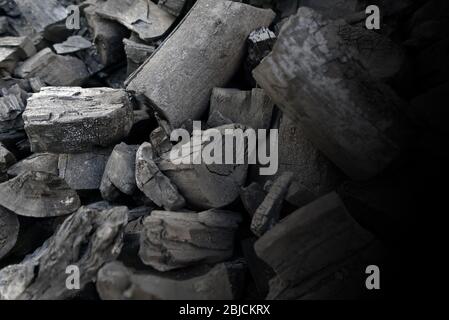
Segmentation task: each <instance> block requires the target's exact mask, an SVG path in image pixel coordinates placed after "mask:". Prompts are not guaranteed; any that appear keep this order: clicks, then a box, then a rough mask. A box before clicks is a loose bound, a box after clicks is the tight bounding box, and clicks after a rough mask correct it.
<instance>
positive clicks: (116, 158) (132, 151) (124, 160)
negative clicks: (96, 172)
mask: <svg viewBox="0 0 449 320" xmlns="http://www.w3.org/2000/svg"><path fill="white" fill-rule="evenodd" d="M138 148H139V146H134V145H132V146H129V145H127V144H125V143H121V144H119V145H116V146H115V148H114V150H113V151H112V153H111V156H110V157H109V159H108V161H107V164H106V168H105V170H104V173H103V177H102V179H101V185H100V191H101V194H102V196H103V198H104V199H106V200H111V201H112V200H114V199H115V197H116V196H117V195H119V194H120V192H122V193H124V194H127V195H132V194H133V193H134V192H135V191H136V189H137V186H136V175H135V169H136V152H137V149H138ZM114 190H117V191H116V192H115V191H114ZM111 192H112V193H111Z"/></svg>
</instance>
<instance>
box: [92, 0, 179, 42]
mask: <svg viewBox="0 0 449 320" xmlns="http://www.w3.org/2000/svg"><path fill="white" fill-rule="evenodd" d="M97 13H98V14H99V15H101V16H102V17H105V18H108V19H111V20H115V21H117V22H119V23H121V24H122V25H124V26H125V27H127V28H128V29H129V30H131V31H133V32H135V33H137V34H138V35H139V37H140V38H141V39H142V40H145V41H148V40H154V39H157V38H160V37H161V36H163V35H164V34H165V33H166V32H167V31H168V29H169V28H170V27H171V25H172V24H173V22H174V21H175V18H176V17H174V16H172V15H171V14H169V13H167V12H165V11H164V10H162V9H161V8H159V7H158V6H157V5H156V4H155V3H153V2H152V1H146V0H107V1H106V2H105V3H104V4H102V5H101V6H99V8H98V9H97Z"/></svg>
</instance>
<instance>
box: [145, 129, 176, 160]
mask: <svg viewBox="0 0 449 320" xmlns="http://www.w3.org/2000/svg"><path fill="white" fill-rule="evenodd" d="M150 141H151V145H152V146H153V150H154V151H155V152H156V155H157V156H160V155H162V154H164V153H166V152H169V151H170V150H171V149H172V148H173V144H172V143H171V141H170V136H169V135H168V134H167V133H166V131H165V130H164V129H163V128H162V127H157V128H156V129H154V130H153V131H152V132H151V134H150Z"/></svg>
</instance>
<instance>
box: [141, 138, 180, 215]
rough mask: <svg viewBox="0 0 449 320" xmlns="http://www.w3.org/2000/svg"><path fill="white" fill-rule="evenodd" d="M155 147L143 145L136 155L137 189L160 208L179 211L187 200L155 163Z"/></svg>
mask: <svg viewBox="0 0 449 320" xmlns="http://www.w3.org/2000/svg"><path fill="white" fill-rule="evenodd" d="M154 158H155V155H154V151H153V147H152V146H151V144H150V143H148V142H145V143H143V144H142V145H141V146H140V148H139V150H138V151H137V154H136V181H137V187H138V188H139V189H140V190H141V191H142V192H143V193H144V194H145V195H146V196H147V197H148V198H149V199H151V201H153V202H154V203H155V204H156V205H158V206H159V207H164V208H165V209H166V210H178V209H181V208H182V207H184V206H185V199H184V197H183V196H182V195H181V194H180V193H179V191H178V188H177V187H176V185H175V184H173V183H172V181H170V179H169V178H167V176H165V175H164V174H163V173H162V172H161V171H160V169H159V167H158V166H157V164H156V163H155V159H154Z"/></svg>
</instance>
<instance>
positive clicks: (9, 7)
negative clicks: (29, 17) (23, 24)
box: [0, 0, 20, 17]
mask: <svg viewBox="0 0 449 320" xmlns="http://www.w3.org/2000/svg"><path fill="white" fill-rule="evenodd" d="M0 9H1V10H2V11H3V12H4V13H5V14H6V15H8V16H10V17H17V16H20V10H19V8H18V7H17V4H16V3H15V1H14V0H0Z"/></svg>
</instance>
